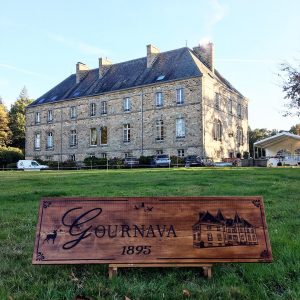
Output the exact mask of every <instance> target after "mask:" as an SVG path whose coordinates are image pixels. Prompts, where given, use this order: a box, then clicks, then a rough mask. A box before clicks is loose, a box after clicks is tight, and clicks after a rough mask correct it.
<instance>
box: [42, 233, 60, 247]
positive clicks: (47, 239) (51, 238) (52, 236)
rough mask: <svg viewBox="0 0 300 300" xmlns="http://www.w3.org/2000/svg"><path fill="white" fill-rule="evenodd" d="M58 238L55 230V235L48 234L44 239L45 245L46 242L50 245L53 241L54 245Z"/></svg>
mask: <svg viewBox="0 0 300 300" xmlns="http://www.w3.org/2000/svg"><path fill="white" fill-rule="evenodd" d="M56 237H57V230H53V233H48V234H47V236H46V238H45V239H44V242H43V243H45V242H47V243H49V241H50V240H52V242H53V244H54V241H55V239H56Z"/></svg>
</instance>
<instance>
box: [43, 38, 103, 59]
mask: <svg viewBox="0 0 300 300" xmlns="http://www.w3.org/2000/svg"><path fill="white" fill-rule="evenodd" d="M48 37H49V38H50V39H52V40H53V41H55V42H57V43H60V44H62V45H65V46H67V47H69V48H73V49H75V50H77V51H80V52H82V53H85V54H92V55H99V56H101V55H104V53H105V51H104V49H101V48H99V47H95V46H93V45H90V44H87V43H84V42H78V41H74V40H72V39H70V38H66V37H64V36H61V35H59V34H55V33H49V34H48Z"/></svg>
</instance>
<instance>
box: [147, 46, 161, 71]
mask: <svg viewBox="0 0 300 300" xmlns="http://www.w3.org/2000/svg"><path fill="white" fill-rule="evenodd" d="M158 54H159V49H158V48H156V47H155V46H153V45H151V44H150V45H147V68H151V66H152V65H153V63H154V61H155V59H156V57H157V55H158Z"/></svg>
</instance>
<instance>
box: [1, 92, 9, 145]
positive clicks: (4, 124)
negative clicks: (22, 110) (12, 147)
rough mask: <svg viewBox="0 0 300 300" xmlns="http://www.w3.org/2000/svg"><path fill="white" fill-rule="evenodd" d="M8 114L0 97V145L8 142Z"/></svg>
mask: <svg viewBox="0 0 300 300" xmlns="http://www.w3.org/2000/svg"><path fill="white" fill-rule="evenodd" d="M8 124H9V116H8V111H7V109H6V107H5V105H4V104H3V103H2V98H1V97H0V146H2V147H3V146H7V145H8V144H9V142H10V138H11V131H10V129H9V126H8Z"/></svg>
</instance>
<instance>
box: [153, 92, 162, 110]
mask: <svg viewBox="0 0 300 300" xmlns="http://www.w3.org/2000/svg"><path fill="white" fill-rule="evenodd" d="M155 106H156V107H161V106H163V93H162V92H157V93H155Z"/></svg>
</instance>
